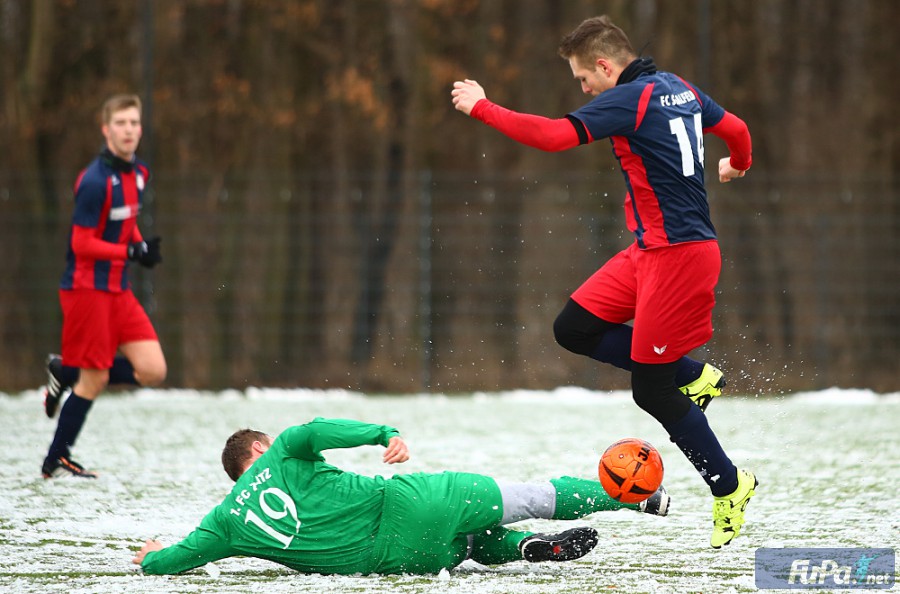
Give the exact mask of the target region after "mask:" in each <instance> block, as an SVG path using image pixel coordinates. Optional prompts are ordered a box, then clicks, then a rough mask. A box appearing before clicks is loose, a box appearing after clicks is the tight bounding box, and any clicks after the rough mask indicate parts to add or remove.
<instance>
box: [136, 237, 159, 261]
mask: <svg viewBox="0 0 900 594" xmlns="http://www.w3.org/2000/svg"><path fill="white" fill-rule="evenodd" d="M161 241H162V239H161V238H159V237H151V238H150V239H147V240H145V241H136V242H134V243H131V244H128V259H129V260H132V261H134V262H137V263H138V264H140V265H141V266H145V267H147V268H153V267H154V266H156V265H157V264H159V263H160V262H162V255H161V254H160V253H159V244H160V242H161Z"/></svg>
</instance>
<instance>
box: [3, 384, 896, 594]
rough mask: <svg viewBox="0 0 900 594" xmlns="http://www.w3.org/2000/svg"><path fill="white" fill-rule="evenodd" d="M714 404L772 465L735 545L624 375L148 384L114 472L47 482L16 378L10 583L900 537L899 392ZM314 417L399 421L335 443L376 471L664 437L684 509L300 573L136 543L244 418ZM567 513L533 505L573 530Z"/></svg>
mask: <svg viewBox="0 0 900 594" xmlns="http://www.w3.org/2000/svg"><path fill="white" fill-rule="evenodd" d="M708 412H709V418H710V422H711V424H712V426H713V428H714V429H715V430H716V431H717V433H718V435H719V438H720V440H721V441H722V443H723V444H724V445H725V448H726V451H728V453H729V454H730V456H731V457H732V459H733V460H734V461H735V462H736V463H737V464H738V465H740V466H745V467H747V468H750V469H752V470H753V471H755V472H756V474H757V476H758V477H759V480H760V486H759V488H758V490H757V496H756V497H755V498H754V499H753V501H752V502H751V504H750V506H749V508H748V512H747V517H748V523H747V524H746V526H745V528H744V532H743V533H742V535H741V536H740V537H739V538H738V539H737V540H736V541H735V542H734V543H733V544H732V545H731V546H730V547H727V548H726V549H723V550H721V551H714V550H712V549H710V548H709V546H708V539H709V530H710V526H711V499H710V496H709V494H708V491H707V490H706V488H705V486H704V484H703V482H702V481H701V480H700V478H699V477H698V476H697V475H696V474H695V472H694V470H693V468H692V467H691V466H690V465H689V464H688V462H687V461H686V460H685V459H684V458H683V457H682V456H681V454H680V453H679V452H678V451H677V449H676V448H675V447H674V446H673V445H672V444H671V443H669V441H668V440H667V438H666V435H665V433H664V432H663V431H662V429H661V428H660V427H659V426H657V425H656V423H655V421H653V420H652V419H651V418H650V417H649V416H647V415H646V414H645V413H643V412H641V411H640V410H639V409H638V408H637V407H636V406H635V405H634V404H633V403H632V402H631V400H630V398H629V397H628V395H627V394H624V393H613V394H609V393H600V392H589V391H585V390H581V389H577V388H566V389H559V390H555V391H553V392H509V393H502V394H474V395H469V396H454V397H447V396H439V395H438V396H364V395H361V394H354V393H348V392H340V391H333V392H317V391H307V390H264V389H250V390H247V391H244V392H225V393H217V394H213V393H201V392H194V391H179V390H162V391H151V390H144V391H139V392H136V393H133V394H125V395H107V396H104V397H102V398H101V399H100V400H98V401H97V403H96V404H95V406H94V409H93V410H92V412H91V416H90V418H89V420H88V423H87V425H86V427H85V429H84V431H83V432H82V436H81V438H80V441H79V443H78V445H77V447H76V449H75V457H76V459H78V460H79V461H81V462H83V463H85V464H86V465H88V466H89V467H90V468H92V469H94V470H97V471H99V472H100V473H101V477H100V479H98V480H96V481H83V480H74V479H63V480H52V481H45V480H43V479H41V478H40V472H39V469H40V463H41V459H42V457H43V455H44V453H45V449H46V447H47V445H48V443H49V441H50V438H51V436H52V433H53V430H54V429H55V426H56V425H55V421H51V420H49V419H47V418H45V417H44V415H43V411H42V408H41V396H40V395H39V393H38V392H36V391H34V392H26V393H24V394H17V395H3V394H0V451H3V452H4V457H3V463H2V466H0V468H2V471H0V475H2V479H3V480H2V483H0V488H2V490H3V493H2V495H0V591H2V592H66V593H74V592H92V593H110V594H111V593H116V594H118V593H122V592H179V593H182V592H256V591H260V592H262V591H265V592H371V593H390V594H397V593H412V592H416V593H431V592H435V593H437V592H440V593H441V594H452V593H477V594H482V593H501V592H503V593H505V592H515V593H522V594H528V593H541V594H546V593H549V592H578V593H583V592H660V593H673V592H755V591H757V590H756V587H755V585H754V574H753V562H754V552H755V550H756V549H757V548H758V547H867V548H868V547H892V548H895V549H896V548H898V547H900V432H898V430H897V424H898V419H900V394H891V395H876V394H872V393H871V392H867V391H859V390H856V391H841V390H829V391H824V392H815V393H805V394H796V395H791V396H784V397H776V398H749V397H748V398H742V397H734V396H728V397H723V398H720V399H718V400H717V401H716V402H714V403H713V404H712V406H711V407H710V409H709V411H708ZM316 416H326V417H343V418H355V419H360V420H363V421H369V422H375V423H385V424H389V425H393V426H395V427H398V428H399V429H400V430H401V432H402V433H403V435H404V437H405V438H406V439H407V441H408V443H409V445H410V449H411V453H412V456H413V458H412V459H411V460H410V461H409V462H408V463H407V464H405V465H403V466H391V467H387V466H384V465H382V464H381V462H380V459H381V454H380V451H379V450H380V448H373V447H366V448H357V449H354V450H335V451H330V452H326V456H327V458H328V460H329V462H332V463H335V464H337V465H339V466H341V467H343V468H345V469H348V470H353V471H356V472H360V473H366V474H385V475H390V474H393V473H394V472H415V471H428V472H430V471H442V470H466V471H472V472H480V473H484V474H490V475H493V476H496V477H498V478H503V479H507V480H514V481H515V480H517V481H531V480H545V479H548V478H551V477H554V476H558V475H561V474H572V475H579V476H585V477H592V476H596V474H595V471H596V464H597V460H598V457H599V453H600V452H601V451H602V450H603V449H604V448H605V447H606V446H607V445H608V444H609V443H611V442H613V441H615V440H616V439H618V438H621V437H626V436H637V437H642V438H644V439H648V440H649V441H651V442H652V443H654V444H655V445H656V446H657V447H658V448H659V449H660V451H661V453H662V455H663V458H664V460H665V463H666V479H665V484H666V485H667V487H668V488H669V491H670V493H671V494H672V496H673V510H672V513H671V515H670V516H669V517H667V518H658V517H653V516H648V515H646V514H638V513H634V512H630V511H619V512H613V513H601V514H595V515H593V516H590V517H588V518H587V519H586V520H584V522H586V523H588V524H590V525H592V526H594V527H595V528H597V529H598V530H599V531H600V533H601V536H602V539H601V543H600V545H599V546H598V547H597V548H596V549H595V550H594V551H593V552H592V553H591V554H589V555H588V556H587V557H585V558H583V559H580V560H578V561H574V562H570V563H560V564H549V563H543V564H528V563H525V562H521V563H512V564H508V565H504V566H501V567H490V568H484V567H480V566H476V565H474V564H470V565H467V564H464V565H463V566H462V567H461V568H459V569H457V570H455V571H453V572H450V573H449V574H447V573H443V574H441V575H437V576H350V577H346V576H345V577H335V576H320V575H300V574H297V573H295V572H293V571H290V570H288V569H286V568H283V567H281V566H278V565H274V564H272V563H268V562H264V561H260V560H256V559H243V558H242V559H228V560H222V561H219V562H217V563H216V564H215V565H214V566H207V568H206V569H205V570H195V571H193V572H190V573H187V574H184V575H181V576H173V577H155V576H143V575H141V573H140V572H139V571H137V570H136V567H135V566H134V565H132V564H131V558H132V555H133V553H134V551H135V550H137V548H138V547H139V544H140V543H141V542H143V540H144V539H145V538H150V537H157V538H160V539H161V540H163V541H164V542H166V543H172V542H175V541H177V540H180V539H181V538H182V537H184V536H185V535H187V534H188V532H190V531H191V530H192V529H193V528H194V526H195V525H196V524H197V522H198V521H199V520H200V518H201V517H202V516H203V515H204V514H205V513H206V512H207V511H208V510H209V509H210V508H212V507H213V506H214V505H216V504H217V503H219V501H221V499H222V498H223V497H224V495H225V494H226V493H227V492H228V490H229V488H230V481H229V480H228V478H227V477H226V476H225V474H224V472H223V471H222V469H221V467H220V464H219V454H220V451H221V447H222V444H223V442H224V440H225V438H226V437H227V436H228V435H230V434H231V433H232V431H234V430H235V429H237V428H239V427H247V426H251V427H254V428H258V429H261V430H264V431H267V432H269V433H273V434H274V433H278V432H279V431H281V430H282V429H284V428H286V427H288V426H289V425H293V424H298V423H303V422H306V421H308V420H310V419H312V418H313V417H316ZM567 525H572V524H571V523H567V522H546V521H544V522H540V521H532V522H529V523H523V524H522V526H523V527H527V528H531V529H539V530H545V529H560V528H563V527H565V526H567Z"/></svg>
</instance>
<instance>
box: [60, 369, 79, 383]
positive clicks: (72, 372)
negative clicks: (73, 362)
mask: <svg viewBox="0 0 900 594" xmlns="http://www.w3.org/2000/svg"><path fill="white" fill-rule="evenodd" d="M80 374H81V370H80V369H79V368H77V367H71V366H69V365H63V366H62V383H63V385H64V386H74V385H75V383H76V382H78V376H79V375H80Z"/></svg>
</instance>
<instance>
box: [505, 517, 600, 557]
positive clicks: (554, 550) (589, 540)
mask: <svg viewBox="0 0 900 594" xmlns="http://www.w3.org/2000/svg"><path fill="white" fill-rule="evenodd" d="M599 540H600V539H599V537H598V535H597V531H596V530H594V529H593V528H591V527H590V526H579V527H578V528H571V529H569V530H566V531H564V532H560V533H559V534H532V535H531V536H526V537H525V538H523V539H522V542H520V543H519V551H520V552H521V553H522V558H523V559H525V560H526V561H530V562H531V563H539V562H541V561H571V560H572V559H578V558H580V557H584V556H585V555H587V554H588V553H590V552H591V550H593V548H594V547H595V546H597V543H598V542H599Z"/></svg>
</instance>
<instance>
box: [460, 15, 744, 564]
mask: <svg viewBox="0 0 900 594" xmlns="http://www.w3.org/2000/svg"><path fill="white" fill-rule="evenodd" d="M559 54H560V56H562V57H563V58H564V59H565V60H568V63H569V66H570V67H571V69H572V75H573V76H574V78H575V80H577V81H578V82H579V83H580V84H581V89H582V91H584V92H585V93H586V94H588V95H591V96H592V97H593V98H592V100H591V101H590V102H588V103H587V104H586V105H584V106H583V107H581V108H580V109H578V110H576V111H574V112H572V113H570V114H568V115H567V116H566V117H564V118H559V119H549V118H545V117H540V116H536V115H530V114H524V113H518V112H515V111H511V110H508V109H506V108H503V107H501V106H499V105H497V104H495V103H492V102H491V101H489V100H488V99H487V98H486V96H485V92H484V89H483V88H482V87H481V85H479V84H478V83H477V82H475V81H474V80H464V81H458V82H456V83H454V85H453V87H454V88H453V91H452V97H453V104H454V106H455V107H456V109H458V110H459V111H461V112H463V113H465V114H467V115H470V116H472V117H474V118H476V119H478V120H481V121H482V122H484V123H486V124H488V125H489V126H492V127H494V128H496V129H497V130H499V131H500V132H502V133H504V134H505V135H507V136H509V137H510V138H512V139H513V140H516V141H518V142H521V143H523V144H526V145H528V146H532V147H535V148H539V149H542V150H546V151H562V150H567V149H571V148H575V147H576V146H579V145H582V144H589V143H591V142H593V141H595V140H598V139H600V138H609V139H610V141H611V143H612V147H613V153H614V154H615V156H616V158H617V159H618V160H619V164H620V166H621V168H622V172H623V174H624V176H625V185H626V187H627V194H626V197H625V216H626V220H627V224H628V229H629V230H630V231H632V232H633V233H634V235H635V242H634V243H633V244H632V245H631V246H629V247H628V248H626V249H625V250H623V251H621V252H620V253H618V254H617V255H616V256H614V257H613V258H612V259H611V260H609V261H608V262H607V263H606V264H604V265H603V266H602V267H601V268H600V269H599V270H597V271H596V272H595V273H594V274H593V275H592V276H591V277H590V278H589V279H587V281H585V282H584V284H582V285H581V287H579V288H578V289H577V290H576V291H575V292H574V293H573V294H572V296H571V298H570V299H569V301H568V303H566V305H565V307H564V308H563V310H562V312H561V313H560V314H559V316H558V317H557V319H556V322H555V323H554V326H553V330H554V333H555V335H556V340H557V342H559V344H560V345H562V346H563V347H565V348H566V349H568V350H570V351H572V352H574V353H578V354H581V355H585V356H588V357H591V358H593V359H596V360H598V361H601V362H605V363H610V364H612V365H615V366H617V367H621V368H622V369H626V370H630V371H631V384H632V391H633V394H634V400H635V402H636V403H637V405H638V406H640V407H641V408H642V409H644V410H645V411H647V412H648V413H650V415H652V416H653V417H654V418H655V419H656V420H657V421H659V422H660V423H661V424H662V426H663V427H664V428H665V430H666V431H667V432H668V434H669V436H670V437H671V439H672V441H673V442H674V443H675V444H676V445H677V446H678V447H679V448H680V449H681V451H682V452H683V453H684V454H685V456H687V458H688V460H690V461H691V463H692V464H693V465H694V467H695V468H696V469H697V471H698V472H699V473H700V476H701V477H703V479H704V481H706V483H707V485H708V486H709V489H710V491H711V492H712V495H713V496H714V502H713V533H712V537H711V539H710V543H711V545H712V546H713V547H714V548H720V547H722V546H723V545H727V544H729V543H730V542H731V541H732V539H734V538H735V537H736V536H737V535H738V534H739V533H740V530H741V526H742V525H743V523H744V510H745V508H746V507H747V503H748V502H749V500H750V498H751V497H752V496H753V495H754V489H755V488H756V485H757V481H756V477H755V476H754V475H753V474H752V473H751V472H748V471H746V470H738V469H737V468H736V467H735V466H734V464H732V462H731V460H730V459H729V458H728V456H727V455H726V454H725V451H724V450H723V449H722V446H721V445H720V444H719V441H718V439H717V438H716V436H715V434H714V433H713V431H712V429H711V428H710V426H709V423H708V422H707V420H706V417H705V415H704V414H703V411H704V410H705V408H706V406H707V405H708V404H709V400H710V399H711V398H712V397H714V396H717V395H718V394H719V393H720V387H721V385H723V380H722V373H721V372H720V371H719V370H717V369H715V368H714V367H712V366H711V365H704V364H703V363H700V362H698V361H694V360H693V359H690V358H688V357H687V354H688V353H689V352H690V351H691V350H692V349H694V348H696V347H699V346H701V345H703V344H704V343H706V342H707V341H708V340H709V339H710V337H711V336H712V309H713V305H714V302H715V296H714V290H715V286H716V283H717V282H718V278H719V271H720V269H721V266H722V262H721V255H720V253H719V245H718V242H717V241H716V231H715V228H714V227H713V225H712V221H711V220H710V214H709V203H708V202H707V197H706V189H705V187H704V179H703V161H704V147H703V134H704V133H705V132H712V133H713V134H715V135H716V136H719V137H720V138H722V139H723V140H725V143H726V144H727V145H728V148H729V150H730V152H731V155H730V156H729V157H725V158H723V159H721V160H720V161H719V172H718V173H719V181H721V182H723V183H726V182H729V181H731V180H733V179H736V178H739V177H743V176H744V174H745V173H746V171H747V170H748V169H749V168H750V164H751V142H750V133H749V131H748V129H747V125H746V124H745V123H744V122H743V121H742V120H740V119H739V118H737V117H736V116H734V115H732V114H730V113H728V112H727V111H725V110H724V109H722V108H721V107H720V106H719V105H717V104H716V103H715V102H714V101H713V100H712V99H711V98H710V97H709V96H707V95H706V94H704V93H703V92H701V91H700V90H699V89H697V88H696V87H695V86H693V85H692V84H690V83H688V82H687V81H685V80H684V79H682V78H680V77H678V76H676V75H674V74H671V73H668V72H662V71H659V70H657V68H656V65H655V64H654V63H653V60H652V59H650V58H639V57H637V55H636V53H635V51H634V49H633V48H632V46H631V42H630V41H629V40H628V37H627V36H626V35H625V33H624V32H623V31H622V30H621V29H620V28H619V27H617V26H615V25H614V24H613V23H612V22H611V21H610V20H609V17H606V16H600V17H595V18H590V19H587V20H585V21H584V22H582V23H581V24H580V25H579V26H578V27H577V28H576V29H575V30H574V31H572V32H571V33H570V34H569V35H567V36H566V37H565V38H564V39H563V40H562V42H561V44H560V46H559ZM631 320H633V325H632V326H629V325H627V324H626V322H628V321H631ZM679 386H681V387H680V388H679Z"/></svg>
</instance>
